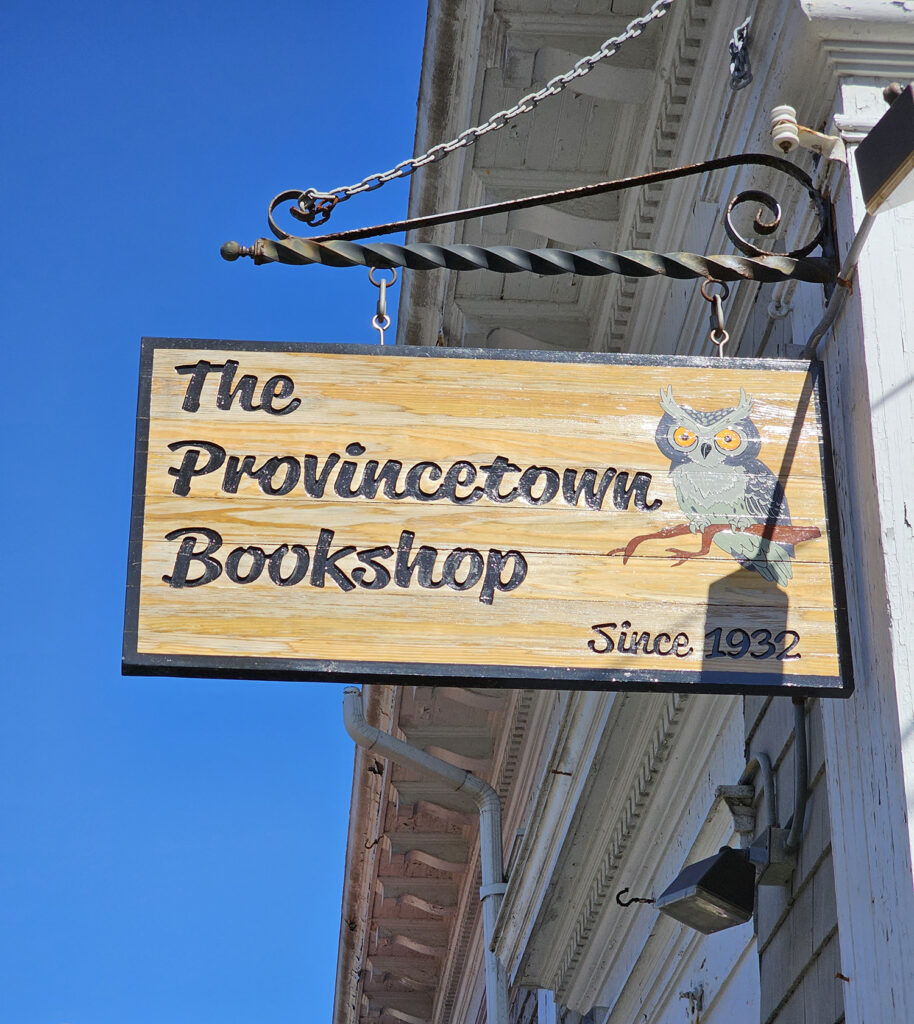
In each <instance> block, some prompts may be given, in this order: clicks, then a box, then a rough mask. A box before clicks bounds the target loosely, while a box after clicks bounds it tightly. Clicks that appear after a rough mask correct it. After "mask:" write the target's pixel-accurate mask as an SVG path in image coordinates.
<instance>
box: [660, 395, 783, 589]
mask: <svg viewBox="0 0 914 1024" xmlns="http://www.w3.org/2000/svg"><path fill="white" fill-rule="evenodd" d="M660 408H661V409H663V413H664V415H663V418H662V419H661V420H660V423H659V424H658V425H657V432H656V434H655V440H656V442H657V447H658V448H659V449H660V451H662V452H663V454H664V455H665V456H666V457H667V458H668V459H669V460H670V476H671V477H672V480H673V487H674V488H675V489H676V500H677V501H678V502H679V507H680V508H681V509H682V511H683V512H684V513H685V514H686V516H687V517H688V520H689V526H690V528H691V530H692V532H693V533H698V532H700V531H702V530H704V529H705V528H706V527H708V526H711V525H714V524H718V523H721V524H726V525H728V526H729V527H731V529H732V530H733V531H734V532H732V533H726V532H721V533H717V534H715V535H714V543H715V544H716V545H717V546H718V547H719V548H722V549H723V550H724V551H726V552H727V554H729V555H732V556H733V557H734V558H735V559H736V560H737V562H739V563H740V565H742V566H743V567H744V568H746V569H753V570H755V571H756V572H757V573H759V575H761V576H762V577H764V578H765V579H766V580H771V581H772V582H773V583H778V584H780V585H781V586H785V585H786V584H787V581H788V580H789V579H790V578H791V577H792V576H793V570H792V568H791V559H792V558H793V545H791V544H779V543H777V542H775V541H773V540H769V539H767V538H765V537H757V536H755V535H754V534H751V533H744V532H742V531H744V530H745V529H746V528H747V527H749V526H751V525H752V524H753V523H763V524H764V523H772V524H778V525H785V526H789V525H790V511H789V509H788V508H787V500H786V499H785V497H784V489H783V488H782V487H781V485H780V483H779V482H778V479H777V477H776V476H775V475H774V473H772V472H771V470H770V469H769V468H768V467H767V466H766V465H765V464H764V463H763V462H760V461H759V459H758V454H759V452H760V451H761V447H762V442H761V438H760V437H759V432H758V430H757V428H756V426H755V424H754V423H753V422H752V420H751V419H750V418H749V412H750V409H751V408H752V396H751V395H747V394H746V392H745V391H743V390H742V389H740V399H739V404H738V405H737V406H736V407H735V408H732V409H716V410H715V411H714V412H699V411H698V410H696V409H689V408H688V407H687V406H684V405H680V404H679V403H678V402H677V401H676V400H675V399H674V398H673V389H672V387H668V388H667V389H666V391H665V392H664V391H663V390H661V392H660Z"/></svg>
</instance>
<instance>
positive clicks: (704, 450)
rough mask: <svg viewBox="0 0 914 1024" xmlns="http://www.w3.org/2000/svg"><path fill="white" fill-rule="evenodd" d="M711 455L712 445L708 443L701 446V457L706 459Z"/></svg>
mask: <svg viewBox="0 0 914 1024" xmlns="http://www.w3.org/2000/svg"><path fill="white" fill-rule="evenodd" d="M710 454H711V445H710V444H708V442H707V441H705V443H704V444H703V445H702V446H701V457H702V458H703V459H706V458H707V457H708V456H709V455H710Z"/></svg>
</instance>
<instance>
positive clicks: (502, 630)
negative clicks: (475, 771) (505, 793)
mask: <svg viewBox="0 0 914 1024" xmlns="http://www.w3.org/2000/svg"><path fill="white" fill-rule="evenodd" d="M819 389H820V385H819V380H818V370H817V368H816V367H815V366H810V365H809V364H805V363H802V364H797V363H783V362H778V363H775V362H767V361H765V362H762V361H757V360H756V361H751V362H750V361H739V360H715V361H713V362H712V361H710V360H694V359H683V358H679V359H674V358H665V359H659V358H655V357H619V356H615V357H613V356H591V355H588V356H582V355H579V354H575V355H574V356H566V357H556V356H553V355H551V354H549V355H546V354H540V353H524V354H523V358H517V357H516V354H515V353H513V352H489V351H482V352H472V353H470V352H466V351H459V350H458V351H453V350H441V349H436V350H425V349H399V348H398V349H390V348H387V349H379V348H378V349H376V348H364V349H363V348H354V347H344V346H329V345H323V346H322V345H307V346H305V345H283V344H269V343H254V342H250V343H232V342H207V341H185V340H172V339H159V340H149V339H147V340H146V341H144V345H143V357H142V371H141V383H140V401H139V416H138V430H137V454H136V470H135V489H134V516H133V528H132V535H131V555H130V570H129V580H128V601H127V616H126V628H125V642H124V669H125V671H126V672H130V673H167V674H188V675H207V674H209V675H230V676H252V677H253V676H260V677H266V678H296V677H297V678H311V677H313V678H319V677H327V678H332V679H353V680H358V679H369V680H370V679H372V678H376V679H379V678H383V679H385V680H387V681H399V682H408V681H418V680H419V679H420V678H433V679H434V680H435V681H436V682H437V683H438V684H439V685H447V684H448V683H450V684H455V685H456V684H460V685H470V683H473V684H475V685H484V686H485V685H488V686H492V685H510V686H517V685H540V686H556V687H572V688H574V687H579V688H581V687H586V688H611V689H663V690H703V691H711V692H747V691H754V692H786V691H789V692H793V693H800V692H810V693H820V694H821V693H834V694H836V695H844V694H846V693H848V692H850V685H851V684H850V677H849V668H848V659H847V656H846V651H845V649H844V643H845V640H844V638H845V636H846V630H845V628H844V596H843V590H842V586H841V579H840V571H836V565H837V567H838V570H839V569H840V561H836V557H835V552H834V551H833V546H834V544H833V540H831V539H830V533H829V530H828V529H827V523H828V512H829V507H828V506H829V500H828V494H827V491H828V488H827V487H826V486H825V481H824V472H823V468H824V467H825V466H826V465H827V464H828V452H827V437H826V436H825V433H824V424H823V422H822V411H821V395H820V390H819Z"/></svg>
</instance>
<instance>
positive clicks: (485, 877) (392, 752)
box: [343, 686, 508, 1024]
mask: <svg viewBox="0 0 914 1024" xmlns="http://www.w3.org/2000/svg"><path fill="white" fill-rule="evenodd" d="M343 723H344V725H345V726H346V732H348V733H349V735H350V736H351V737H352V738H353V740H355V742H356V743H357V744H358V745H359V746H360V747H364V749H365V750H370V751H372V752H373V753H375V754H379V755H380V756H381V757H387V758H389V759H390V760H391V761H395V762H396V763H397V764H402V765H408V766H409V767H410V768H415V769H416V770H417V771H419V772H422V773H423V774H424V775H426V776H432V777H434V778H437V779H442V780H443V781H444V782H446V783H447V784H448V785H449V786H451V787H452V788H453V790H454V791H455V792H460V793H466V794H467V796H469V797H471V798H472V799H473V801H474V802H475V803H476V806H477V807H478V808H479V859H480V868H481V874H482V885H481V887H480V889H479V898H480V899H481V900H482V931H483V939H484V942H485V970H486V1020H487V1021H488V1024H508V976H507V974H506V973H505V969H504V967H503V966H502V964H501V961H500V960H499V959H498V957H497V956H496V955H495V953H494V952H493V951H492V949H491V946H492V938H493V936H494V934H495V921H496V919H497V918H498V911H499V908H500V907H501V902H502V898H503V897H504V893H505V890H506V889H507V885H506V883H505V869H504V861H503V854H502V845H501V844H502V839H501V802H500V800H499V799H498V794H497V793H496V792H495V790H494V789H493V788H492V787H491V786H490V785H489V784H488V782H485V781H483V780H482V779H480V778H479V777H478V776H477V775H473V774H472V772H468V771H464V769H463V768H457V767H456V766H455V765H452V764H448V762H447V761H442V759H441V758H440V757H434V756H433V755H432V754H428V753H426V752H425V751H424V750H420V749H419V748H418V747H414V746H412V745H411V744H409V743H405V742H404V741H403V740H399V739H397V738H396V737H394V736H391V735H390V734H389V733H386V732H383V731H382V730H381V729H378V728H377V727H376V726H373V725H369V724H368V722H367V721H366V720H365V715H364V713H363V711H362V691H361V690H360V689H359V688H358V687H355V686H347V687H346V689H345V690H344V691H343Z"/></svg>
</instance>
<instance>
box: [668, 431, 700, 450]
mask: <svg viewBox="0 0 914 1024" xmlns="http://www.w3.org/2000/svg"><path fill="white" fill-rule="evenodd" d="M673 440H674V441H675V442H676V444H678V445H679V447H680V448H690V447H691V446H692V445H693V444H694V443H695V431H694V430H689V428H688V427H677V428H676V429H675V430H674V431H673Z"/></svg>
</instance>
